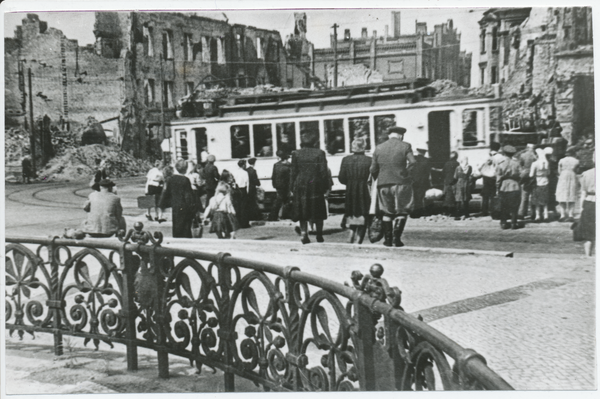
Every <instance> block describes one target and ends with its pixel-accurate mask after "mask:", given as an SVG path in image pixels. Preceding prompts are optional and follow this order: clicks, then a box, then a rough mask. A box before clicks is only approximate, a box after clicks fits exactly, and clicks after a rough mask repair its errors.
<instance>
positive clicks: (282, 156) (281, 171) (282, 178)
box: [269, 150, 292, 221]
mask: <svg viewBox="0 0 600 399" xmlns="http://www.w3.org/2000/svg"><path fill="white" fill-rule="evenodd" d="M277 156H278V157H279V162H277V163H276V164H275V165H273V174H272V175H271V181H272V183H273V188H274V189H275V190H277V198H276V199H275V204H273V207H272V208H271V213H270V214H269V220H270V221H276V220H278V216H279V210H280V209H281V207H282V206H283V205H285V204H287V203H288V202H289V201H290V177H291V175H292V164H290V161H289V159H290V156H289V155H288V153H287V152H285V151H282V150H277ZM284 210H285V208H284ZM287 213H289V212H282V215H281V217H282V218H283V219H288V218H289V217H290V215H288V214H287Z"/></svg>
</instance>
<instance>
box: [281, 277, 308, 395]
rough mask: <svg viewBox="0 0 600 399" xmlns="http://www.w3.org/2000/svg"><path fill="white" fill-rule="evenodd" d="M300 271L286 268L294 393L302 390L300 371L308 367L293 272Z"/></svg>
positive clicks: (289, 356)
mask: <svg viewBox="0 0 600 399" xmlns="http://www.w3.org/2000/svg"><path fill="white" fill-rule="evenodd" d="M294 271H300V268H298V267H296V266H287V267H286V268H285V276H284V277H285V290H286V294H287V305H288V316H289V320H290V321H289V323H290V325H289V332H290V342H289V343H288V347H289V352H288V354H287V355H286V358H287V361H288V362H289V363H290V364H291V368H292V369H291V374H292V384H293V386H294V391H300V390H301V389H302V377H301V374H300V369H301V368H304V367H306V364H307V363H308V359H307V357H306V355H304V354H302V353H301V348H302V342H300V309H299V307H298V303H297V302H296V296H297V297H300V293H299V292H296V290H299V289H300V288H299V286H298V285H295V284H294V280H293V279H292V272H294Z"/></svg>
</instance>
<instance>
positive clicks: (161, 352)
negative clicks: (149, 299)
mask: <svg viewBox="0 0 600 399" xmlns="http://www.w3.org/2000/svg"><path fill="white" fill-rule="evenodd" d="M148 258H149V265H148V266H149V269H150V270H151V271H152V273H154V278H155V279H156V291H157V292H156V298H155V301H154V303H155V309H154V312H155V319H156V326H157V328H156V335H157V336H156V343H157V344H158V345H157V347H158V349H157V351H156V356H157V360H158V376H159V377H160V378H169V352H168V350H167V347H166V344H167V337H166V334H165V323H168V318H167V317H165V315H164V307H163V305H164V303H163V296H164V292H165V281H164V278H163V275H162V271H161V270H160V265H159V264H158V262H157V261H156V252H154V250H152V251H151V252H150V254H149V257H148Z"/></svg>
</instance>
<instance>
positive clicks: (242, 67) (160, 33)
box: [5, 12, 287, 157]
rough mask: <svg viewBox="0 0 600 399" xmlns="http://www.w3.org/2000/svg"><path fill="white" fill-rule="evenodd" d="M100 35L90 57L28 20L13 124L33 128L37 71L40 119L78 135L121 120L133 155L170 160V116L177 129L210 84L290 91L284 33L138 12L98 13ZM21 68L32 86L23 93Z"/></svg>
mask: <svg viewBox="0 0 600 399" xmlns="http://www.w3.org/2000/svg"><path fill="white" fill-rule="evenodd" d="M90 29H92V28H91V27H90ZM93 29H94V34H95V36H96V42H95V43H94V44H93V45H90V46H86V47H81V46H79V44H78V43H77V41H76V40H70V39H68V38H66V37H65V36H64V34H63V33H62V31H60V30H57V29H54V28H49V27H48V26H47V24H46V23H45V22H44V21H40V20H39V18H38V16H37V15H35V14H27V16H26V18H24V19H23V21H22V25H20V26H19V27H17V29H16V31H15V37H14V38H7V39H5V71H6V72H5V81H6V91H5V98H6V101H5V104H6V105H5V111H6V115H7V116H9V117H10V115H14V116H15V118H17V119H15V120H16V122H15V123H20V124H22V123H23V122H24V117H23V115H27V118H28V104H25V106H23V104H22V102H23V100H22V99H23V87H25V88H26V87H27V70H28V69H29V68H31V71H32V74H33V78H32V86H33V89H32V90H33V112H34V117H35V118H38V117H41V116H43V115H48V116H49V117H50V118H51V119H52V120H53V121H56V120H58V119H59V118H64V119H65V120H66V119H68V120H69V122H71V123H72V124H75V125H77V124H78V123H81V124H85V122H86V120H87V118H88V117H89V116H93V117H95V119H96V120H98V121H102V120H105V119H109V118H114V117H117V116H119V117H120V118H121V119H122V121H121V123H120V126H121V128H122V130H123V131H122V132H121V134H122V135H124V136H125V137H123V141H122V144H123V149H125V150H127V151H130V152H131V153H133V154H134V155H136V156H139V157H148V156H153V155H154V154H155V153H160V149H159V145H160V142H161V141H162V139H163V138H164V136H165V135H164V134H163V132H162V130H160V129H158V128H157V125H160V123H161V120H162V117H161V115H162V113H163V111H164V115H165V121H167V122H168V121H169V119H170V118H172V117H174V116H175V110H176V105H177V102H178V100H179V99H180V98H182V97H184V96H186V95H187V94H189V93H190V92H191V91H193V89H194V88H195V87H196V86H198V85H199V84H200V83H202V82H203V81H206V80H207V78H208V80H209V81H212V82H213V83H214V82H215V80H216V81H218V82H219V83H220V84H221V85H225V86H243V87H244V86H255V85H256V84H273V85H276V86H282V85H284V84H285V82H286V81H287V79H286V69H287V68H286V53H285V48H284V46H283V44H282V41H281V38H280V36H279V33H278V32H276V31H270V30H264V29H258V28H255V27H249V26H244V25H229V24H228V23H227V21H219V20H213V19H210V18H205V17H200V16H195V15H184V14H180V13H132V12H97V13H96V21H95V24H94V27H93ZM61 46H64V51H63V52H61ZM62 54H64V61H65V62H64V69H63V55H62ZM19 60H23V61H22V63H21V64H22V66H23V68H24V74H22V75H21V79H24V82H25V86H23V81H21V84H19ZM65 90H66V96H65ZM25 91H28V89H27V88H26V89H25ZM65 97H66V101H65ZM163 99H164V106H162V105H163V104H162V103H163ZM24 111H27V112H24ZM18 118H20V119H18ZM167 133H168V132H167Z"/></svg>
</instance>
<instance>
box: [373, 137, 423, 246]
mask: <svg viewBox="0 0 600 399" xmlns="http://www.w3.org/2000/svg"><path fill="white" fill-rule="evenodd" d="M404 133H406V129H405V128H403V127H396V126H395V127H392V128H390V129H389V138H388V140H387V141H386V142H384V143H382V144H380V145H378V146H377V148H376V149H375V152H374V153H373V162H372V164H371V175H373V179H377V202H378V205H379V211H380V212H381V213H383V218H382V220H383V231H384V238H385V241H384V242H383V245H385V246H386V247H391V246H392V237H393V245H394V246H395V247H403V246H404V243H403V242H402V240H401V238H402V233H403V232H404V227H405V226H406V218H407V216H408V214H409V213H410V212H411V211H412V209H413V203H414V201H413V189H412V181H411V178H410V175H409V170H410V169H412V166H413V165H414V164H415V162H416V160H415V157H414V155H413V151H412V147H411V145H410V144H409V143H406V142H404V141H403V140H404ZM394 222H396V223H394Z"/></svg>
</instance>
